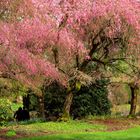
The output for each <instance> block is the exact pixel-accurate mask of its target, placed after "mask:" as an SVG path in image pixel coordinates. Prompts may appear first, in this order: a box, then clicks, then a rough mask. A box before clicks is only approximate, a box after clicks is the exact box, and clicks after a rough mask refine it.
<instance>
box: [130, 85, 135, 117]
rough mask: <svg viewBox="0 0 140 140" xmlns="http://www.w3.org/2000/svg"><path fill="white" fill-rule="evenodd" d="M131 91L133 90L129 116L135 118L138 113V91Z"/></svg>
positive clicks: (132, 88)
mask: <svg viewBox="0 0 140 140" xmlns="http://www.w3.org/2000/svg"><path fill="white" fill-rule="evenodd" d="M130 89H131V101H130V112H129V115H131V116H134V115H135V113H136V106H137V91H136V88H135V87H130Z"/></svg>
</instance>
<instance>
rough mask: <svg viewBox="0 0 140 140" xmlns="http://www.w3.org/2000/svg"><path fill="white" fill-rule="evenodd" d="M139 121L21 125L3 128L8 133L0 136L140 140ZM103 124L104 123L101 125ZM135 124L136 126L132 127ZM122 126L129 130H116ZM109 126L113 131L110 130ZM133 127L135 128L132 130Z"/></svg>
mask: <svg viewBox="0 0 140 140" xmlns="http://www.w3.org/2000/svg"><path fill="white" fill-rule="evenodd" d="M86 121H87V120H86ZM139 121H140V120H131V119H128V120H127V119H122V120H121V119H112V120H111V119H107V120H90V121H89V122H85V121H70V122H40V123H39V122H36V123H32V124H27V123H20V124H13V125H11V126H7V127H3V128H2V129H1V130H3V131H4V130H5V131H6V133H5V134H4V135H1V134H0V138H1V136H2V138H4V139H2V140H11V138H12V139H15V140H16V139H18V140H140V133H139V132H140V125H138V122H139ZM101 122H103V123H102V124H101ZM134 123H135V125H132V124H134ZM121 124H122V126H123V125H126V126H127V127H126V128H125V127H124V128H123V129H127V128H129V129H127V130H120V129H121V128H122V127H121V128H120V127H119V129H114V127H115V126H116V125H118V126H121ZM128 124H130V125H128ZM109 126H110V127H111V129H108V128H109ZM131 126H132V127H133V128H130V127H131ZM112 128H113V129H112ZM116 128H117V127H116ZM112 130H119V131H112ZM109 131H111V132H109ZM1 132H2V131H1ZM1 132H0V133H1Z"/></svg>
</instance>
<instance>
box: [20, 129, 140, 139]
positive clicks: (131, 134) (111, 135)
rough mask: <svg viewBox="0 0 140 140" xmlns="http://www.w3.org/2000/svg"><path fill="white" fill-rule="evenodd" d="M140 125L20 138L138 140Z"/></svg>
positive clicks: (139, 137)
mask: <svg viewBox="0 0 140 140" xmlns="http://www.w3.org/2000/svg"><path fill="white" fill-rule="evenodd" d="M139 132H140V127H137V128H133V129H129V130H126V131H115V132H92V133H91V132H90V133H89V132H87V133H85V132H84V133H77V134H56V135H48V136H40V137H32V138H23V139H20V140H140V133H139Z"/></svg>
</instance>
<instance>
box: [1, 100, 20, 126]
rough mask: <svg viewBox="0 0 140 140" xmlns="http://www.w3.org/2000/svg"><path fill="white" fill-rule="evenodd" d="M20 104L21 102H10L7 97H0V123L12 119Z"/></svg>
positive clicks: (2, 123)
mask: <svg viewBox="0 0 140 140" xmlns="http://www.w3.org/2000/svg"><path fill="white" fill-rule="evenodd" d="M21 106H22V105H21V104H15V103H12V102H11V101H10V100H9V99H7V98H0V125H6V124H7V123H8V122H9V121H11V120H13V116H14V112H15V111H16V110H17V109H18V108H19V107H21Z"/></svg>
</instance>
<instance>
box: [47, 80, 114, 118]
mask: <svg viewBox="0 0 140 140" xmlns="http://www.w3.org/2000/svg"><path fill="white" fill-rule="evenodd" d="M107 83H108V81H107V80H104V79H102V80H97V81H96V82H95V83H94V84H92V85H90V86H89V87H85V86H82V87H81V89H80V90H79V91H78V92H75V93H74V98H73V103H72V106H71V111H70V113H71V115H72V116H73V117H74V118H79V117H85V116H88V115H107V114H110V107H111V104H110V102H109V100H108V91H107ZM65 97H66V89H65V88H64V87H63V86H62V85H59V84H58V83H57V82H54V83H53V84H52V85H51V86H49V87H46V88H45V109H46V114H47V116H48V117H50V116H51V117H52V118H53V117H54V116H55V117H56V118H59V117H60V116H61V115H62V111H63V105H64V101H65ZM50 119H51V118H50ZM53 119H54V118H53Z"/></svg>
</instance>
